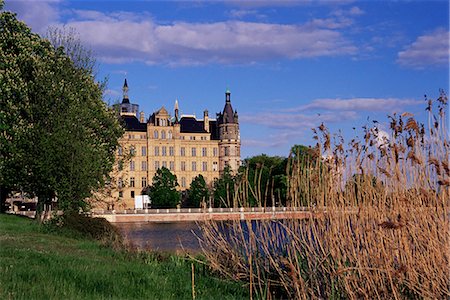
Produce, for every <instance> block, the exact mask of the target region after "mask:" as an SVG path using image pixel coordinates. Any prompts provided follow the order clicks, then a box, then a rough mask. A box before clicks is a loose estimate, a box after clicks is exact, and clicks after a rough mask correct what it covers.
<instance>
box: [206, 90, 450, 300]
mask: <svg viewBox="0 0 450 300" xmlns="http://www.w3.org/2000/svg"><path fill="white" fill-rule="evenodd" d="M434 108H436V109H434ZM427 110H428V113H429V118H428V120H429V126H428V128H427V129H426V128H425V126H424V125H423V124H420V123H418V122H417V120H416V119H415V118H414V116H413V115H412V114H409V113H404V114H401V115H393V116H391V117H389V125H390V129H389V132H388V134H386V133H385V132H383V131H382V130H381V129H380V128H378V127H376V126H372V125H366V126H363V128H362V138H358V137H355V138H353V139H351V141H350V142H349V143H347V144H346V143H345V142H344V138H343V137H342V136H341V135H340V134H335V135H332V134H331V133H330V132H329V131H328V129H327V128H326V127H325V125H323V124H322V125H321V126H319V127H318V128H316V129H314V133H315V136H314V138H315V139H316V140H317V146H316V147H315V149H314V151H315V154H316V155H315V159H313V160H311V159H309V160H307V161H306V160H305V159H304V158H303V159H302V158H299V157H297V159H291V161H290V163H289V164H288V167H287V171H288V191H289V192H288V195H287V198H288V199H287V200H288V203H290V205H291V206H294V207H299V206H306V207H307V209H308V210H309V211H311V212H312V213H313V214H311V217H309V218H306V219H302V220H298V219H287V220H282V221H258V222H228V223H226V224H218V223H215V222H207V223H204V224H203V226H202V231H203V238H202V240H201V246H202V249H203V252H204V255H205V256H206V258H207V259H208V261H209V262H210V266H211V268H213V269H214V270H216V271H218V272H221V273H222V274H225V275H226V276H228V277H230V278H233V279H235V280H240V281H243V282H247V283H249V285H251V286H250V289H251V290H252V291H253V293H254V295H256V296H258V297H260V298H270V297H275V298H286V297H288V298H298V299H310V298H322V299H328V298H332V299H340V298H350V299H360V298H366V299H404V298H406V299H414V298H437V299H444V298H448V297H450V287H449V280H448V278H449V253H450V251H449V250H450V249H449V225H450V224H449V216H450V211H449V204H450V203H449V198H450V191H449V188H450V170H449V159H450V151H449V149H450V146H449V135H448V132H447V129H446V125H445V122H446V120H447V119H446V112H447V96H446V95H445V94H444V93H441V95H440V97H439V98H438V99H437V101H435V102H429V103H428V107H427ZM242 178H243V181H242V182H240V183H239V188H238V189H236V190H237V195H235V196H234V198H235V199H239V203H248V201H247V199H246V197H248V194H249V193H248V191H250V193H251V194H252V195H253V196H254V197H258V198H259V199H257V200H258V201H259V203H264V201H263V199H261V198H262V197H264V198H266V196H265V195H264V193H261V191H262V189H261V187H262V185H263V184H264V183H262V182H259V181H257V180H256V179H255V182H248V181H245V178H246V176H242ZM255 178H256V176H255ZM318 216H320V217H318ZM269 286H270V293H271V294H270V295H269V294H268V292H266V291H269V288H268V287H269Z"/></svg>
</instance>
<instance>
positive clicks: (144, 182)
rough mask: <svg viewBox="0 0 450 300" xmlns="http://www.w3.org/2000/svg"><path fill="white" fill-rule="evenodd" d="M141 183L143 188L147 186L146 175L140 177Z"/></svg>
mask: <svg viewBox="0 0 450 300" xmlns="http://www.w3.org/2000/svg"><path fill="white" fill-rule="evenodd" d="M141 184H142V187H143V188H145V187H147V177H142V180H141Z"/></svg>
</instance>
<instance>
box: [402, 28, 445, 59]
mask: <svg viewBox="0 0 450 300" xmlns="http://www.w3.org/2000/svg"><path fill="white" fill-rule="evenodd" d="M449 54H450V52H449V32H448V30H446V29H444V28H438V29H436V30H434V31H433V32H431V33H429V34H426V35H422V36H419V37H418V38H417V39H416V41H414V42H413V43H412V44H410V45H408V46H406V47H405V50H403V51H400V52H399V53H398V58H397V63H399V64H400V65H403V66H407V67H412V68H425V67H428V66H438V65H442V66H448V62H449Z"/></svg>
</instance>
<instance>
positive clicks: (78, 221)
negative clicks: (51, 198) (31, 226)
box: [44, 212, 123, 248]
mask: <svg viewBox="0 0 450 300" xmlns="http://www.w3.org/2000/svg"><path fill="white" fill-rule="evenodd" d="M44 226H45V228H46V229H47V230H49V231H57V232H61V231H60V230H63V232H67V233H69V234H70V236H71V237H73V236H80V237H82V238H92V239H95V240H98V241H100V242H102V243H103V244H106V245H108V246H112V247H115V248H121V247H123V238H122V235H121V234H120V232H119V230H118V229H117V228H116V227H114V226H113V225H112V224H111V223H109V222H108V221H107V220H106V219H104V218H92V217H89V216H86V215H84V214H79V213H76V212H68V213H66V214H64V215H61V216H55V217H53V218H52V219H50V220H49V221H47V222H46V223H45V224H44Z"/></svg>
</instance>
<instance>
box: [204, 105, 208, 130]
mask: <svg viewBox="0 0 450 300" xmlns="http://www.w3.org/2000/svg"><path fill="white" fill-rule="evenodd" d="M203 128H204V129H205V131H206V132H209V117H208V110H207V109H205V111H204V112H203Z"/></svg>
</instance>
